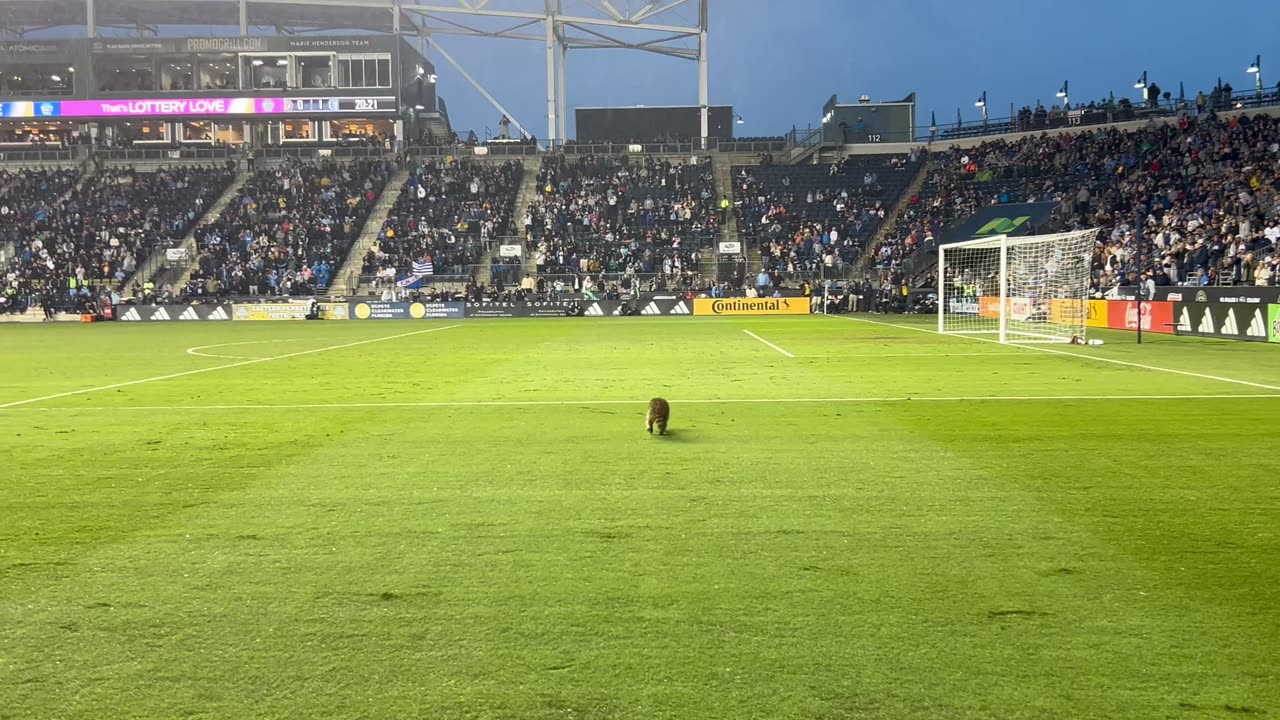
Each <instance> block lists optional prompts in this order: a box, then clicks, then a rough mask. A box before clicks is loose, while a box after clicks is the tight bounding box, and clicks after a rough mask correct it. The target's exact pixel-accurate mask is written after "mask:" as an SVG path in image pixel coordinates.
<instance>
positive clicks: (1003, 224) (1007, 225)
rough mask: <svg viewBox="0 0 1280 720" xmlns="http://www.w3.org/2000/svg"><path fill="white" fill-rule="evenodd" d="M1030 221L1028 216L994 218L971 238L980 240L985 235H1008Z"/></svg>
mask: <svg viewBox="0 0 1280 720" xmlns="http://www.w3.org/2000/svg"><path fill="white" fill-rule="evenodd" d="M1030 219H1031V216H1030V215H1023V216H1022V217H1017V218H996V219H994V220H992V221H991V222H989V223H987V224H986V225H983V226H982V229H981V230H979V231H978V232H976V233H974V234H973V236H974V237H975V238H980V237H985V236H987V235H1008V234H1010V233H1012V232H1013V231H1014V230H1017V229H1018V228H1019V227H1021V226H1022V225H1023V223H1025V222H1026V221H1028V220H1030Z"/></svg>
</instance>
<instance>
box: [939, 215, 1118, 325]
mask: <svg viewBox="0 0 1280 720" xmlns="http://www.w3.org/2000/svg"><path fill="white" fill-rule="evenodd" d="M1097 237H1098V230H1096V229H1094V230H1078V231H1075V232H1068V233H1058V234H1055V235H1032V236H1028V237H1009V236H1007V235H1000V236H998V237H993V238H983V239H980V240H969V241H966V242H959V243H954V244H952V245H944V246H942V247H940V248H939V249H938V332H940V333H946V334H984V335H994V336H997V337H998V338H999V340H1000V342H1010V343H1033V342H1071V339H1072V338H1080V340H1084V337H1085V318H1086V315H1087V306H1088V302H1087V301H1088V293H1089V276H1090V272H1091V266H1092V260H1093V249H1094V241H1095V240H1096V239H1097Z"/></svg>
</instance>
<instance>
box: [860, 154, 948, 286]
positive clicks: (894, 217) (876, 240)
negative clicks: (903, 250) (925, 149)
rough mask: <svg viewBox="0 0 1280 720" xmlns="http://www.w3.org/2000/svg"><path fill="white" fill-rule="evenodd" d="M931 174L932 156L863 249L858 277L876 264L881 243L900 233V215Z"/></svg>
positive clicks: (886, 214) (917, 171) (919, 167)
mask: <svg viewBox="0 0 1280 720" xmlns="http://www.w3.org/2000/svg"><path fill="white" fill-rule="evenodd" d="M931 172H933V157H932V156H930V157H929V158H927V159H926V160H925V161H924V162H923V163H920V165H919V166H917V168H916V176H915V177H913V178H911V183H910V184H908V185H907V187H906V189H905V190H903V191H902V194H901V195H899V196H898V201H897V202H895V203H894V204H893V207H891V208H889V210H888V211H887V212H886V213H885V220H884V222H883V223H882V224H881V225H880V227H879V229H877V230H876V232H875V234H874V235H872V236H871V239H870V240H869V241H867V244H866V246H865V247H864V248H863V249H862V250H863V252H862V256H861V257H859V258H858V265H857V267H856V270H855V272H856V273H857V275H859V276H861V275H863V274H864V273H866V271H867V270H868V269H869V268H870V267H871V265H872V263H874V262H875V257H874V253H873V250H875V248H876V247H878V246H879V245H880V243H881V242H884V240H885V239H887V238H890V237H893V234H894V233H895V232H897V231H898V217H899V214H900V213H901V212H902V211H903V210H905V209H906V207H907V203H908V202H909V201H910V200H911V198H912V197H913V196H915V195H918V194H919V193H920V190H921V188H923V187H924V183H925V181H926V180H928V179H929V173H931Z"/></svg>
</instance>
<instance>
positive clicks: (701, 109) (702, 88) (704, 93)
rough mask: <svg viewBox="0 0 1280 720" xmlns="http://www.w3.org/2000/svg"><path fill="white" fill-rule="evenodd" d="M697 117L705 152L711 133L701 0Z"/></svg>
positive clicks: (704, 13)
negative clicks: (708, 136)
mask: <svg viewBox="0 0 1280 720" xmlns="http://www.w3.org/2000/svg"><path fill="white" fill-rule="evenodd" d="M698 25H699V26H700V27H701V29H702V31H701V32H700V33H698V115H699V121H700V122H701V127H702V149H703V150H707V149H708V148H707V135H709V134H710V132H711V119H710V117H709V115H710V93H709V89H708V87H707V0H702V7H701V8H700V9H699V12H698Z"/></svg>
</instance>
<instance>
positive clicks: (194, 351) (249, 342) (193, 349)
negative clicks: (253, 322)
mask: <svg viewBox="0 0 1280 720" xmlns="http://www.w3.org/2000/svg"><path fill="white" fill-rule="evenodd" d="M312 339H313V340H318V339H319V338H312ZM282 342H298V339H297V338H294V339H291V340H246V341H244V342H232V343H217V344H215V345H200V346H197V347H190V348H187V354H188V355H198V356H200V357H208V358H220V359H225V360H252V359H253V358H249V357H245V356H243V355H218V354H216V353H203V352H200V351H201V350H208V349H209V348H220V347H234V346H237V345H265V344H267V343H282Z"/></svg>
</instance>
